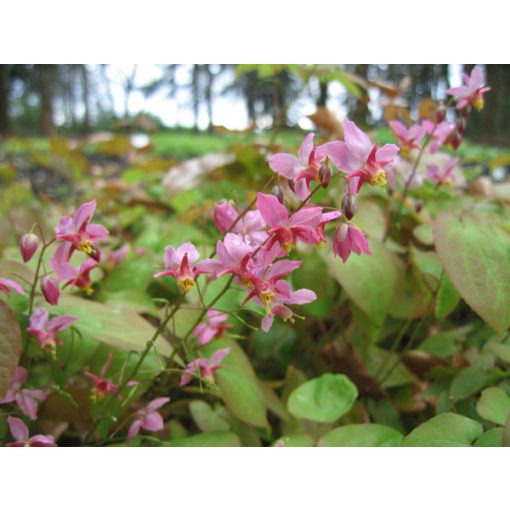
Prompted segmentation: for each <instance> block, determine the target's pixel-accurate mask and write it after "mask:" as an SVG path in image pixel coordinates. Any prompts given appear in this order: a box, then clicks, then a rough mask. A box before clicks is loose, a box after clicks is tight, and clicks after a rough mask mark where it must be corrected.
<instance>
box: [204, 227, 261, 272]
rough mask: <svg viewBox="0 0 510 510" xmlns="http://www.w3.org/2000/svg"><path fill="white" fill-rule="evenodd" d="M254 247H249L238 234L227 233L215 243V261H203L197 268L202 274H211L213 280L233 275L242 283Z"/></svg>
mask: <svg viewBox="0 0 510 510" xmlns="http://www.w3.org/2000/svg"><path fill="white" fill-rule="evenodd" d="M253 250H254V247H253V246H251V245H249V244H248V243H247V242H245V241H244V240H243V238H242V237H241V236H240V235H238V234H232V233H228V234H226V235H225V238H224V239H223V241H218V242H217V243H216V253H217V258H216V259H204V260H202V261H201V262H199V263H198V264H197V268H198V269H199V270H201V271H203V272H204V273H211V277H212V278H213V279H215V278H219V277H221V276H223V275H226V274H235V275H236V277H237V278H238V279H239V280H240V281H243V280H244V279H245V277H246V272H247V267H246V266H247V264H248V263H249V261H250V254H251V253H252V252H253Z"/></svg>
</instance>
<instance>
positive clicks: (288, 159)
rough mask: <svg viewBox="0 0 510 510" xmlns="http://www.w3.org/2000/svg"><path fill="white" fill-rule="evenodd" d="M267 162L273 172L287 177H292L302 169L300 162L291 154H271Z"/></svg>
mask: <svg viewBox="0 0 510 510" xmlns="http://www.w3.org/2000/svg"><path fill="white" fill-rule="evenodd" d="M267 162H268V164H269V167H270V168H271V170H273V172H276V173H278V174H280V175H282V176H283V177H287V179H294V178H295V177H296V176H297V174H298V173H299V171H300V170H301V169H302V165H301V163H300V162H299V160H298V159H297V158H296V157H295V156H293V155H292V154H284V153H279V154H273V155H272V156H270V157H269V158H268V160H267Z"/></svg>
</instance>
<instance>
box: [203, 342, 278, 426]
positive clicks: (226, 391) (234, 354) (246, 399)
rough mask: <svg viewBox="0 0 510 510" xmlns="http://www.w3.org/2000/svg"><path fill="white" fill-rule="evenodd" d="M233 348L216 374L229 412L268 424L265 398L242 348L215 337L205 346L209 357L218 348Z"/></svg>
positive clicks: (250, 422)
mask: <svg viewBox="0 0 510 510" xmlns="http://www.w3.org/2000/svg"><path fill="white" fill-rule="evenodd" d="M226 347H228V348H230V353H229V354H228V356H227V357H226V358H225V359H224V360H223V361H222V363H221V365H222V368H220V369H219V370H218V371H217V372H216V375H215V380H216V383H217V385H218V386H219V388H220V390H221V395H222V397H223V400H224V402H225V405H226V406H227V409H228V411H229V412H230V413H231V414H232V416H235V417H236V418H238V419H239V420H241V421H244V422H245V423H248V424H250V425H253V426H255V427H268V426H269V424H268V422H267V419H266V406H265V404H264V397H263V395H262V392H261V391H260V388H259V382H258V380H257V377H256V375H255V372H254V371H253V368H252V366H251V363H250V360H249V359H248V357H247V356H246V354H245V353H244V351H243V350H242V349H241V347H239V345H238V344H237V343H236V342H234V341H232V340H230V339H222V340H215V341H214V342H211V343H210V344H208V345H207V346H205V347H204V348H203V352H205V353H206V356H207V357H210V356H212V354H213V353H214V352H215V351H217V350H218V349H224V348H226Z"/></svg>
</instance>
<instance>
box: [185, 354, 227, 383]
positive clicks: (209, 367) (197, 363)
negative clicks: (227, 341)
mask: <svg viewBox="0 0 510 510" xmlns="http://www.w3.org/2000/svg"><path fill="white" fill-rule="evenodd" d="M229 352H230V349H229V348H226V349H219V350H218V351H216V352H215V353H214V354H213V355H212V356H211V359H210V360H208V359H207V358H197V359H194V360H193V361H192V362H190V363H188V364H187V365H186V368H185V369H184V373H183V374H182V376H181V382H180V385H181V386H186V384H189V383H190V382H191V381H192V380H193V378H194V377H196V376H197V374H200V376H201V377H202V378H203V379H205V380H206V381H209V382H214V374H215V373H216V370H218V368H221V365H220V363H221V362H222V361H223V358H225V356H227V355H228V353H229Z"/></svg>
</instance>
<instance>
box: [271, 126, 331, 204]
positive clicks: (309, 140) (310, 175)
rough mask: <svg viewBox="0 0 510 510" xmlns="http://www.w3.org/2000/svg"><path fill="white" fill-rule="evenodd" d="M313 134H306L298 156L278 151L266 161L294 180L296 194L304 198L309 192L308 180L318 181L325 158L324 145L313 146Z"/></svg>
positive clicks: (274, 169)
mask: <svg viewBox="0 0 510 510" xmlns="http://www.w3.org/2000/svg"><path fill="white" fill-rule="evenodd" d="M313 138H314V134H313V133H310V134H308V135H307V136H306V137H305V139H304V140H303V143H302V144H301V147H300V148H299V152H298V157H297V158H296V157H295V156H293V155H292V154H287V153H282V152H280V153H278V154H273V155H272V156H270V157H269V158H268V163H269V166H270V168H271V170H273V172H276V173H278V174H280V175H282V176H283V177H286V178H287V179H292V180H293V181H294V186H295V192H296V196H297V197H298V198H299V199H300V200H304V199H305V198H306V197H307V196H308V195H309V194H310V182H311V181H320V180H321V179H320V176H319V173H320V168H321V164H322V163H323V162H324V160H325V159H326V156H327V154H326V152H325V150H324V147H325V146H324V145H320V146H317V147H314V145H313Z"/></svg>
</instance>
